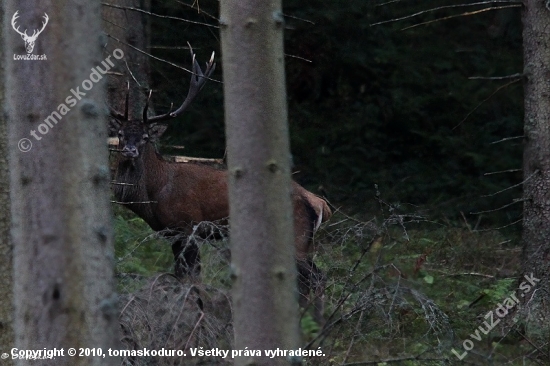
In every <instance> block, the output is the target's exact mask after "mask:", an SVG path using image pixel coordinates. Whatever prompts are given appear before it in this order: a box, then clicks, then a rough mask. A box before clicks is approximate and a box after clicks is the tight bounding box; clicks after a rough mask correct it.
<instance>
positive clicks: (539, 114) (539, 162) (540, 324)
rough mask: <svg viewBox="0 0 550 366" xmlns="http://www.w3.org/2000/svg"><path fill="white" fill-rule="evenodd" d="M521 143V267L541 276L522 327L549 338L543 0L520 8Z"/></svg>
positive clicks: (549, 188)
mask: <svg viewBox="0 0 550 366" xmlns="http://www.w3.org/2000/svg"><path fill="white" fill-rule="evenodd" d="M522 20H523V56H524V72H525V82H524V92H525V121H524V135H525V146H524V155H523V171H524V180H525V182H524V185H523V191H524V197H525V199H526V201H525V204H524V211H523V212H524V213H523V238H522V240H523V248H524V253H523V254H524V257H523V272H524V274H525V275H531V274H533V275H534V277H535V278H537V279H540V282H538V283H537V284H536V287H535V288H534V289H533V290H531V291H530V292H529V293H525V294H522V297H523V300H524V309H523V310H524V315H525V317H526V318H525V321H526V331H527V334H528V336H529V337H532V339H538V340H540V341H544V342H547V341H548V334H549V333H548V331H549V329H550V307H549V306H548V300H549V299H550V296H549V294H550V195H549V192H550V120H549V119H550V98H549V97H550V84H549V83H548V79H549V77H550V27H548V24H549V23H550V10H549V9H546V8H545V2H544V1H538V0H525V1H524V8H523V15H522Z"/></svg>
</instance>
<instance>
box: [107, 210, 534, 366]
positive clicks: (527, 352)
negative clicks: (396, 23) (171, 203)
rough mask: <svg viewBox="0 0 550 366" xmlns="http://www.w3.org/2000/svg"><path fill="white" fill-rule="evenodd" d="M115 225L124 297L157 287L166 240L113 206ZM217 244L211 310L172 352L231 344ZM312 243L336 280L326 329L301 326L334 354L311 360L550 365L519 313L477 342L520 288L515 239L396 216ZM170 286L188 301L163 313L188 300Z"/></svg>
mask: <svg viewBox="0 0 550 366" xmlns="http://www.w3.org/2000/svg"><path fill="white" fill-rule="evenodd" d="M115 224H116V257H117V260H118V263H117V273H118V275H119V291H120V292H121V293H123V294H128V295H131V294H135V293H139V291H144V290H143V289H149V290H148V291H150V292H151V291H153V288H154V287H153V285H152V284H153V283H155V281H153V282H151V281H152V280H151V278H155V276H156V274H158V273H159V272H160V273H162V272H171V271H172V253H171V249H170V245H169V243H168V242H167V241H166V240H164V239H162V238H157V237H156V236H155V235H154V234H153V235H152V232H151V230H150V229H149V228H148V227H147V225H146V224H145V223H144V222H143V221H142V220H141V219H137V218H131V217H130V215H128V213H126V211H119V210H117V211H116V220H115ZM213 244H214V245H209V243H203V245H201V255H202V257H203V266H202V268H203V274H202V281H201V282H200V283H196V284H193V285H192V286H195V287H196V289H197V291H198V292H197V293H201V296H199V297H200V298H201V303H202V302H204V304H203V305H201V306H203V307H199V308H196V306H195V305H193V306H194V307H193V306H192V309H191V310H189V311H191V312H195V313H197V314H199V315H197V319H199V320H197V323H195V324H192V323H189V324H191V325H192V327H194V328H193V329H195V333H193V332H192V331H187V332H183V333H182V334H186V337H187V338H185V339H180V340H179V341H177V342H176V341H174V342H175V343H173V346H174V347H176V346H178V347H185V346H186V345H187V346H188V347H189V344H190V342H191V343H192V344H195V345H205V346H206V345H208V346H210V347H213V345H218V347H222V346H221V345H222V344H223V345H224V346H223V347H229V346H230V343H231V336H230V334H231V325H230V324H231V321H230V318H231V315H230V314H231V308H230V306H231V305H230V302H229V301H227V300H228V298H229V295H228V294H229V288H230V280H229V274H228V264H227V263H228V256H227V253H226V251H225V249H226V248H227V241H221V242H219V241H218V242H214V243H213ZM315 245H316V249H317V250H316V255H315V259H314V260H315V262H316V263H317V264H318V266H319V267H320V268H321V269H322V270H323V271H324V272H325V273H326V274H327V278H328V284H327V289H326V292H325V298H326V304H327V305H326V308H325V318H326V319H327V323H326V324H325V326H324V327H321V326H320V325H319V324H317V323H316V322H315V321H314V320H313V318H312V317H311V314H309V313H307V312H306V313H305V314H304V316H303V317H302V319H301V327H302V332H303V340H304V347H305V346H306V345H307V346H308V347H310V348H314V349H317V347H321V349H322V350H323V352H324V354H325V356H324V357H319V358H310V359H308V360H306V362H305V364H307V365H368V364H373V365H388V364H400V365H450V364H451V365H452V364H457V365H459V364H470V365H486V364H494V365H504V364H506V365H520V364H521V365H530V364H533V365H535V364H544V363H537V360H536V352H535V353H533V351H534V349H533V347H532V346H531V345H530V344H529V343H528V341H526V340H524V339H522V338H521V337H519V336H517V334H518V333H517V332H515V329H519V328H518V327H519V326H518V325H517V324H515V323H513V321H512V320H513V315H512V314H511V315H508V316H507V317H506V318H503V319H502V322H501V324H500V326H499V327H496V328H495V329H493V330H492V331H491V332H488V333H487V334H483V333H481V336H480V339H479V340H472V337H470V334H472V333H473V334H474V335H475V331H476V329H478V328H479V327H480V325H483V322H484V321H485V320H486V319H485V318H484V317H485V315H486V314H487V313H488V312H489V311H491V310H495V309H496V307H497V306H498V304H499V303H501V302H502V301H503V300H504V299H506V298H507V297H508V296H509V295H510V294H511V293H513V292H514V291H515V289H516V288H517V285H518V278H517V276H518V273H519V270H520V254H521V249H520V245H519V238H518V236H517V234H515V233H501V232H498V231H474V230H472V229H471V228H470V227H468V226H467V225H464V224H457V225H454V226H453V225H451V224H449V223H448V222H447V223H445V224H440V223H434V222H428V221H426V220H424V219H423V218H421V217H419V216H415V215H404V214H403V215H400V214H398V213H397V211H393V212H391V214H390V215H388V216H386V217H383V218H380V219H378V222H376V220H372V221H370V222H364V221H361V220H357V219H355V218H352V217H348V216H346V215H344V214H342V213H336V214H335V215H334V217H333V218H332V219H331V221H329V222H328V223H327V224H325V225H324V226H323V227H322V229H321V230H320V232H319V233H318V235H317V236H316V243H315ZM157 282H158V281H157ZM163 286H164V287H161V290H162V291H164V292H162V293H163V294H165V295H163V296H168V295H166V293H176V292H177V293H179V294H180V295H179V296H180V297H177V298H175V300H174V301H175V303H174V302H170V301H168V300H166V301H165V302H160V303H155V304H156V305H155V306H156V307H163V306H169V307H170V306H171V307H175V306H176V305H177V304H178V303H181V301H182V300H181V291H180V292H178V291H175V290H174V291H172V292H170V291H168V292H166V291H167V290H166V289H167V288H171V287H172V286H174V284H169V285H167V284H164V285H163ZM157 290H158V289H156V288H155V289H154V291H157ZM136 296H137V295H136ZM142 297H143V296H142ZM126 299H127V298H126ZM191 303H192V304H194V303H193V302H191ZM126 304H128V303H126ZM140 306H142V307H144V306H145V305H143V304H142V305H140ZM186 306H187V305H186ZM189 306H191V305H189ZM145 308H149V306H145ZM127 311H130V310H127ZM131 311H134V313H135V309H133V310H131ZM180 311H181V309H180ZM152 316H153V315H151V314H150V315H149V316H148V317H147V319H151V318H152ZM227 317H229V322H228V320H227ZM169 319H172V318H169ZM170 321H172V320H170ZM199 323H200V324H201V325H200V326H197V325H198V324H199ZM186 324H187V323H186ZM189 324H187V325H181V326H182V327H184V326H191V325H189ZM203 326H204V327H206V328H203ZM501 326H502V327H501ZM197 329H201V332H202V333H201V334H200V335H199V334H198V330H197ZM142 331H143V330H142ZM217 333H220V334H217ZM478 334H479V331H478ZM165 338H166V337H165ZM140 339H141V340H142V342H143V337H140ZM467 339H470V340H472V344H473V349H472V350H471V352H469V353H468V354H467V355H466V356H465V358H464V359H463V360H459V359H458V358H457V357H456V356H455V355H454V354H453V352H452V349H455V351H457V352H458V353H459V354H461V353H462V352H464V350H463V348H462V343H463V341H464V340H467ZM142 346H143V344H142ZM189 361H190V360H189V359H186V362H187V363H186V364H188V363H189ZM203 361H204V360H203ZM174 362H175V361H174ZM223 362H225V361H223ZM209 363H214V364H217V363H222V360H216V359H211V360H210V361H209ZM173 364H178V363H177V362H176V363H173Z"/></svg>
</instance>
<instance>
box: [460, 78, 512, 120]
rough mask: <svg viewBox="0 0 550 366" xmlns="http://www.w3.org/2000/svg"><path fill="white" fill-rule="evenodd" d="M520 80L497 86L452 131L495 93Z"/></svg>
mask: <svg viewBox="0 0 550 366" xmlns="http://www.w3.org/2000/svg"><path fill="white" fill-rule="evenodd" d="M520 80H521V79H516V80H512V81H510V82H509V83H506V84H504V85H501V86H499V87H498V88H497V89H496V90H495V91H494V92H492V93H491V95H489V96H488V97H487V98H485V99H484V100H482V101H481V102H480V103H479V104H478V105H476V106H475V108H474V109H472V110H471V111H470V112H469V113H468V114H467V115H466V117H464V119H463V120H462V121H460V122H459V123H458V124H457V125H456V126H454V127H453V128H452V130H455V129H456V128H457V127H459V126H460V125H461V124H462V123H464V121H466V120H467V119H468V118H469V117H470V116H471V115H472V114H473V113H474V112H475V111H477V110H478V108H479V107H481V106H482V105H483V103H485V102H486V101H488V100H489V99H491V98H492V97H493V96H494V95H495V94H496V93H498V92H499V91H501V90H502V89H504V88H506V87H507V86H509V85H511V84H513V83H516V82H518V81H520Z"/></svg>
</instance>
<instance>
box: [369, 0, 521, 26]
mask: <svg viewBox="0 0 550 366" xmlns="http://www.w3.org/2000/svg"><path fill="white" fill-rule="evenodd" d="M395 1H398V0H395ZM395 1H390V2H387V3H384V4H380V5H377V6H382V5H386V4H390V3H392V2H395ZM494 3H514V4H521V1H516V0H488V1H480V2H477V3H470V4H456V5H444V6H438V7H435V8H431V9H427V10H422V11H419V12H417V13H414V14H410V15H407V16H404V17H401V18H394V19H390V20H384V21H381V22H378V23H373V24H371V27H372V26H375V25H380V24H385V23H392V22H398V21H400V20H405V19H410V18H414V17H417V16H419V15H422V14H426V13H431V12H434V11H437V10H442V9H451V8H463V7H468V6H477V5H487V4H494ZM489 9H490V8H489ZM464 14H467V13H464ZM436 20H438V19H436Z"/></svg>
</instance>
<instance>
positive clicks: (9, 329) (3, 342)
mask: <svg viewBox="0 0 550 366" xmlns="http://www.w3.org/2000/svg"><path fill="white" fill-rule="evenodd" d="M3 15H4V4H3V3H0V19H2V18H3ZM0 44H4V28H0ZM3 57H4V48H3V47H0V58H1V59H3ZM4 80H5V79H4V64H3V63H2V64H0V105H4V101H5V100H4ZM7 133H8V131H7V124H6V119H5V118H4V114H3V113H1V114H0V258H2V259H1V260H0V294H2V296H1V297H0V353H3V352H8V350H9V349H10V348H12V347H13V272H12V271H13V266H12V264H13V261H12V255H13V246H12V245H11V239H10V222H11V219H10V189H9V188H10V187H9V170H8V135H7Z"/></svg>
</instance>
